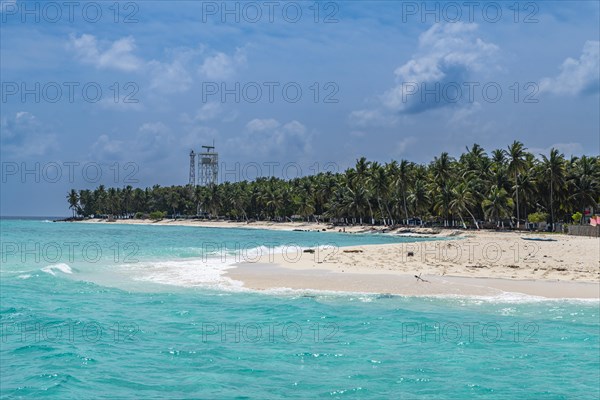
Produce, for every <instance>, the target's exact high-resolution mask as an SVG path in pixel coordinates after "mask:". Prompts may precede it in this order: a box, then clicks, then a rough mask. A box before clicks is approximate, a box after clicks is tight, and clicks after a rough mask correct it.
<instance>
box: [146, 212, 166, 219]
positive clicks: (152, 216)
mask: <svg viewBox="0 0 600 400" xmlns="http://www.w3.org/2000/svg"><path fill="white" fill-rule="evenodd" d="M166 216H167V213H166V212H163V211H152V212H151V213H150V215H149V218H150V219H151V220H154V221H158V220H161V219H163V218H164V217H166Z"/></svg>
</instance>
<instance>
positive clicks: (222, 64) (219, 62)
mask: <svg viewBox="0 0 600 400" xmlns="http://www.w3.org/2000/svg"><path fill="white" fill-rule="evenodd" d="M245 65H246V54H245V52H244V50H242V49H236V51H235V53H234V54H233V55H227V54H225V53H222V52H219V53H216V54H215V55H213V56H209V57H206V59H205V60H204V62H203V63H202V65H201V66H200V68H199V72H200V74H201V75H202V76H204V77H205V78H208V79H214V80H226V79H230V78H232V77H233V76H235V74H236V73H237V71H238V70H239V69H240V68H241V67H243V66H245Z"/></svg>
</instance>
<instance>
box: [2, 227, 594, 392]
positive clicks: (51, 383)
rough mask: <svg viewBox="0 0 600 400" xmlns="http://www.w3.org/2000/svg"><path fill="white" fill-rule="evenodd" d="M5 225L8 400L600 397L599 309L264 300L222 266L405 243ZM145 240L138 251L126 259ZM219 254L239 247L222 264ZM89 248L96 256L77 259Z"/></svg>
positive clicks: (508, 302) (302, 296) (442, 301)
mask: <svg viewBox="0 0 600 400" xmlns="http://www.w3.org/2000/svg"><path fill="white" fill-rule="evenodd" d="M1 228H2V229H1V230H2V232H1V238H2V267H1V269H0V273H1V275H0V277H1V281H0V323H1V327H2V335H1V336H2V337H1V339H2V340H1V342H0V344H1V350H0V357H1V358H0V361H1V362H0V394H1V397H2V398H20V397H22V398H32V397H45V398H56V399H68V398H73V399H75V398H77V399H80V398H111V399H114V398H117V399H120V398H152V399H160V398H257V399H264V398H319V397H324V398H373V399H381V398H400V399H420V398H423V399H425V398H427V399H430V398H439V399H468V398H506V399H515V398H519V399H522V398H531V399H538V398H546V399H567V398H569V399H571V398H577V399H579V398H589V399H596V398H598V397H599V396H600V392H599V391H600V389H599V388H600V372H599V369H600V361H599V360H600V332H599V330H600V310H599V304H598V302H589V301H588V302H586V301H537V300H535V299H528V298H520V297H514V296H513V297H511V296H507V297H506V298H496V299H481V298H471V299H468V298H462V299H461V298H416V297H390V296H376V295H360V294H355V295H350V294H345V295H340V294H330V293H329V294H323V293H322V294H316V293H312V294H311V293H285V292H281V293H278V294H277V293H271V294H257V293H247V292H239V291H238V289H237V288H236V287H235V286H232V285H230V284H229V283H228V282H226V281H224V280H223V278H222V277H221V275H220V274H219V271H221V269H222V268H224V266H226V265H227V263H228V262H230V261H232V259H226V260H222V259H221V257H222V254H225V255H226V256H227V255H230V254H239V253H240V252H241V250H240V248H241V247H244V246H246V245H247V247H248V248H250V247H252V246H255V244H256V243H258V244H259V245H262V246H266V247H267V248H268V247H271V246H272V247H277V246H279V247H278V248H281V246H282V245H283V244H285V243H288V244H289V243H294V244H297V245H298V246H300V247H308V246H314V245H315V244H321V245H323V244H325V243H335V244H337V245H340V246H342V245H352V244H356V243H357V241H359V242H370V243H381V242H385V241H391V240H399V239H393V238H388V237H385V236H374V235H373V236H363V237H359V236H356V235H337V234H323V233H309V232H267V231H250V230H222V229H221V230H219V229H200V228H181V227H156V226H122V225H83V224H58V223H44V222H41V221H10V220H8V221H7V220H3V221H2V226H1ZM404 240H406V239H404ZM25 242H27V243H28V245H29V247H26V248H23V247H21V245H22V244H23V243H25ZM67 242H68V243H71V245H70V246H71V247H72V248H74V249H75V251H73V252H72V254H71V255H72V257H71V258H68V256H69V255H70V254H69V252H68V251H67V253H65V249H67V248H68V246H66V245H64V243H67ZM35 243H38V244H39V245H40V247H39V249H40V250H39V252H38V251H37V250H36V247H35ZM49 243H58V248H61V251H62V252H63V254H62V258H60V259H57V254H55V253H51V252H50V250H52V246H50V245H49ZM91 243H95V244H96V245H97V246H98V247H99V248H100V249H101V253H102V256H101V257H96V256H94V257H92V255H93V254H92V253H91V250H90V249H91V248H92V247H93V245H92V244H91ZM130 243H133V244H134V247H133V248H135V249H137V251H136V254H135V256H132V258H130V259H127V260H126V259H124V253H123V249H124V247H125V245H126V244H130ZM207 243H211V245H212V246H213V247H206V246H204V248H205V250H206V253H211V254H210V255H211V258H208V259H206V260H203V259H202V258H201V256H202V247H203V244H204V245H206V244H207ZM267 243H269V244H267ZM219 244H222V247H223V248H225V247H226V248H227V250H226V251H224V252H223V253H219V257H217V258H216V259H215V257H216V254H212V253H213V252H215V250H214V248H215V247H214V245H219ZM236 244H237V245H238V247H237V248H236ZM86 245H87V246H88V248H87V249H88V250H90V252H89V253H88V254H87V255H86V256H85V257H84V255H83V253H79V252H78V251H77V249H81V248H83V247H84V246H86ZM15 246H17V249H16V250H15ZM44 246H45V247H44ZM111 246H112V248H111ZM136 246H137V247H136ZM32 249H33V250H32ZM44 249H45V250H44ZM115 249H117V250H119V251H118V252H115V251H114V250H115ZM25 250H26V251H25ZM54 250H55V251H56V250H57V247H54ZM130 250H131V249H128V250H127V251H130ZM27 251H29V253H27ZM46 251H47V252H46ZM24 253H25V254H24ZM38 253H39V254H38ZM127 254H131V253H127ZM36 255H38V256H39V257H38V258H39V260H36V257H35V256H36ZM115 255H117V256H118V257H115ZM23 257H25V258H23ZM96 258H98V259H97V260H96ZM92 260H95V261H94V262H92ZM49 261H52V262H49ZM180 270H181V271H180ZM197 270H200V272H198V271H197ZM206 271H209V272H206ZM215 271H216V272H215ZM190 274H192V275H193V276H194V278H193V279H190V278H189V276H188V275H190Z"/></svg>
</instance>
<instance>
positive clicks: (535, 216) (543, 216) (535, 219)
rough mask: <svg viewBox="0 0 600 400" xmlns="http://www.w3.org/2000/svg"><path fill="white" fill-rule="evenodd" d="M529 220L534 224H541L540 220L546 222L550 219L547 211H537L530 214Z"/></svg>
mask: <svg viewBox="0 0 600 400" xmlns="http://www.w3.org/2000/svg"><path fill="white" fill-rule="evenodd" d="M527 218H528V220H529V222H532V223H534V224H539V223H540V222H546V221H547V220H548V214H547V213H545V212H535V213H532V214H529V216H528V217H527Z"/></svg>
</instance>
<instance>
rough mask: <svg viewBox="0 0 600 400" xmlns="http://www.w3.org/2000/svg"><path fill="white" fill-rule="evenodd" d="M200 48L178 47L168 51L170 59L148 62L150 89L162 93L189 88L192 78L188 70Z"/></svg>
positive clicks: (192, 81) (200, 50)
mask: <svg viewBox="0 0 600 400" xmlns="http://www.w3.org/2000/svg"><path fill="white" fill-rule="evenodd" d="M202 51H203V50H202V49H201V48H200V49H190V48H179V49H175V50H174V51H170V52H169V53H170V58H171V61H166V62H161V61H157V60H152V61H150V62H149V63H148V69H149V71H150V76H151V77H150V89H154V90H158V91H160V92H163V93H180V92H185V91H187V90H189V89H190V87H191V86H192V84H193V83H194V78H193V76H192V74H191V73H190V71H191V70H192V69H193V64H194V63H195V62H196V59H197V57H198V56H199V55H200V54H201V53H202Z"/></svg>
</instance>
